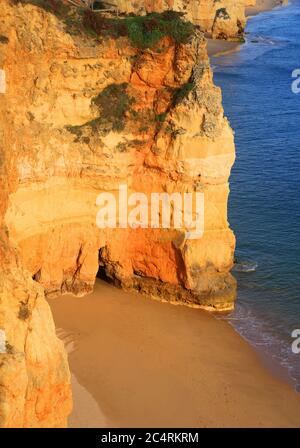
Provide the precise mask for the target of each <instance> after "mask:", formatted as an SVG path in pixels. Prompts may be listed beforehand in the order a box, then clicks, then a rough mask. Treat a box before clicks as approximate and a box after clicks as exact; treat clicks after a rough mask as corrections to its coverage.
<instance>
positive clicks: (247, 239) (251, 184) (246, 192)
mask: <svg viewBox="0 0 300 448" xmlns="http://www.w3.org/2000/svg"><path fill="white" fill-rule="evenodd" d="M247 32H248V34H247V43H246V44H245V45H243V46H242V48H241V50H240V51H239V52H236V53H232V54H230V55H226V56H222V57H220V58H213V60H212V65H213V67H214V80H215V83H216V84H217V85H219V86H221V87H222V91H223V104H224V108H225V113H226V115H227V117H228V118H229V120H230V123H231V125H232V127H233V129H234V130H235V138H236V150H237V160H236V163H235V166H234V168H233V171H232V175H231V180H230V184H231V196H230V202H229V220H230V224H231V227H232V228H233V230H234V232H235V234H236V237H237V252H236V256H237V262H238V264H237V266H236V269H235V270H234V275H235V277H236V278H237V280H238V301H237V307H236V310H235V311H234V312H233V313H232V314H231V315H230V316H229V317H228V318H229V320H230V321H231V323H232V324H233V325H234V326H235V328H236V329H237V330H238V331H239V332H240V333H241V334H242V335H243V336H244V337H246V338H247V339H248V340H249V341H250V342H251V343H252V344H253V345H255V346H256V347H258V348H260V349H262V350H263V351H264V352H265V353H267V354H268V356H272V357H273V358H274V359H275V361H276V362H280V363H281V365H283V366H285V367H287V368H288V369H289V373H290V375H291V376H292V377H293V378H295V379H296V380H297V385H298V390H299V391H300V354H298V355H297V354H293V352H292V350H291V344H292V341H293V339H292V337H291V333H292V331H293V330H294V329H297V328H299V329H300V242H299V238H300V157H299V152H300V94H298V95H296V94H294V93H292V90H291V84H292V81H293V79H292V72H293V70H294V69H297V68H299V69H300V0H295V1H293V2H292V3H291V4H290V5H289V6H288V7H284V8H278V9H276V10H273V11H270V12H267V13H263V14H260V15H258V16H256V17H253V18H251V19H250V20H249V22H248V26H247Z"/></svg>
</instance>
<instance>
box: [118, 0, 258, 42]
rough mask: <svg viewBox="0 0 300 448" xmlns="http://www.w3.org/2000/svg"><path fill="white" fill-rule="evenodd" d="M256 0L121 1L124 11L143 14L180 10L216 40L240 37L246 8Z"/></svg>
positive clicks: (244, 21) (121, 8)
mask: <svg viewBox="0 0 300 448" xmlns="http://www.w3.org/2000/svg"><path fill="white" fill-rule="evenodd" d="M255 1H256V0H217V1H216V0H120V1H118V5H119V7H120V10H121V11H124V12H127V13H129V12H135V13H138V14H143V13H146V12H162V11H165V10H168V9H173V10H175V11H181V12H184V13H185V14H186V17H187V18H188V19H189V20H191V21H192V22H193V23H195V24H197V25H199V26H200V27H201V29H202V30H203V31H204V32H207V33H210V34H211V35H212V37H213V38H216V39H236V38H238V39H240V38H242V37H243V32H244V28H245V24H246V18H245V7H246V6H253V5H255Z"/></svg>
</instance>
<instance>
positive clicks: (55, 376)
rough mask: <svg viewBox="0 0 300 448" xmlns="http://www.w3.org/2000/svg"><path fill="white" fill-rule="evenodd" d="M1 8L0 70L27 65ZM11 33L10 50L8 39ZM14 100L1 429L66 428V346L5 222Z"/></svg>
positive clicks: (4, 115) (2, 293) (1, 312)
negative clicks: (9, 62)
mask: <svg viewBox="0 0 300 448" xmlns="http://www.w3.org/2000/svg"><path fill="white" fill-rule="evenodd" d="M0 6H1V16H0V31H1V32H0V34H1V36H2V38H1V39H0V41H1V42H0V67H1V68H3V66H4V65H5V63H6V62H5V61H7V60H8V59H7V57H8V55H9V54H10V58H12V59H13V60H14V61H15V62H14V63H15V64H21V65H22V66H23V67H24V60H23V63H22V59H18V58H20V54H18V53H17V52H16V53H14V51H15V48H16V47H15V44H14V42H17V40H18V37H17V35H16V28H15V26H14V24H13V21H12V20H13V16H12V10H11V8H8V4H7V2H4V1H3V0H1V5H0ZM25 17H26V16H24V19H25ZM27 21H28V23H29V21H30V19H29V16H27ZM17 23H18V20H17V21H16V24H17ZM8 35H9V36H10V38H11V39H12V41H11V43H12V46H11V47H10V44H9V43H8V40H7V39H5V38H4V37H6V38H7V36H8ZM19 75H20V76H21V77H22V76H23V75H22V70H21V71H20V72H19ZM10 88H11V84H10ZM19 88H20V89H21V88H22V80H21V78H20V84H19ZM12 90H13V87H12ZM16 93H17V92H16ZM16 99H17V98H16ZM12 102H13V95H12V92H11V94H8V95H6V94H1V95H0V123H1V127H0V195H1V197H0V331H1V334H0V336H1V340H0V347H1V350H0V427H64V426H66V425H67V416H68V415H69V413H70V411H71V390H70V378H69V369H68V363H67V359H66V355H65V351H64V348H63V344H62V343H61V341H59V340H58V339H57V338H56V335H55V328H54V323H53V320H52V315H51V311H50V308H49V306H48V304H47V302H46V300H45V297H44V290H43V288H42V287H41V286H40V285H39V284H38V283H36V282H34V281H33V280H32V278H31V274H30V273H29V272H28V271H27V270H26V269H24V267H23V266H22V264H21V263H20V257H19V254H18V253H17V251H16V249H15V247H14V246H13V244H12V243H11V241H10V240H9V238H8V229H7V227H6V225H5V224H4V222H3V217H4V214H5V211H6V209H7V205H8V197H9V194H10V193H11V192H12V191H15V189H16V188H18V183H19V174H18V170H17V168H16V161H17V158H18V155H19V150H21V146H20V138H21V139H22V137H21V135H19V136H18V129H17V127H18V124H17V123H16V122H15V123H14V120H15V118H16V116H15V115H14V112H12V113H10V107H11V104H12ZM17 106H18V105H17V104H15V105H14V108H16V107H17ZM15 124H16V128H15ZM20 218H21V217H20ZM21 219H22V218H21Z"/></svg>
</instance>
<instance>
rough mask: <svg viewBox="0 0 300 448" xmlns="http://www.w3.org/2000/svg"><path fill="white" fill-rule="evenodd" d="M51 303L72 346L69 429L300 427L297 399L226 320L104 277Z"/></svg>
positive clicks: (56, 320) (57, 321)
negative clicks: (86, 290) (88, 289)
mask: <svg viewBox="0 0 300 448" xmlns="http://www.w3.org/2000/svg"><path fill="white" fill-rule="evenodd" d="M50 306H51V308H52V311H53V314H54V319H55V322H56V325H57V327H58V328H60V329H63V330H60V331H59V335H60V336H61V337H62V338H63V339H64V340H65V342H66V346H67V349H68V351H69V352H70V354H69V362H70V367H71V371H72V376H73V395H74V412H73V414H72V415H71V417H70V420H69V425H70V427H99V428H101V427H231V426H233V427H249V426H250V427H252V426H255V427H256V426H258V427H284V426H291V427H295V426H297V427H300V396H299V395H298V394H296V393H295V392H294V390H293V389H292V387H291V386H289V385H287V384H285V383H283V382H281V381H279V380H278V379H276V378H275V377H273V376H272V375H271V374H270V373H269V372H268V371H267V370H266V369H265V368H264V367H263V366H262V364H261V362H260V360H259V359H258V357H257V355H256V353H255V352H254V351H253V350H252V348H251V347H250V346H249V345H248V344H247V343H246V342H245V341H244V340H243V339H242V338H241V337H240V336H239V335H238V334H237V333H236V332H235V331H234V329H233V328H232V327H231V326H230V325H229V324H228V323H227V322H225V321H222V320H217V319H215V318H214V317H213V316H212V315H210V314H208V313H206V312H204V311H201V310H199V309H192V308H187V307H183V306H174V305H170V304H166V303H160V302H156V301H153V300H150V299H148V298H145V297H143V296H141V295H139V294H134V293H125V292H123V291H121V290H118V289H116V288H114V287H113V286H111V285H108V284H106V283H104V282H102V281H97V284H96V287H95V291H94V293H93V294H91V295H89V296H86V297H83V298H78V297H72V296H63V297H59V298H57V299H54V300H50Z"/></svg>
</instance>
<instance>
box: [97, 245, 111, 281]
mask: <svg viewBox="0 0 300 448" xmlns="http://www.w3.org/2000/svg"><path fill="white" fill-rule="evenodd" d="M104 251H105V247H101V248H100V249H99V253H98V272H97V275H96V279H99V280H103V281H105V282H106V283H113V279H112V278H111V277H110V276H109V275H108V273H107V268H106V266H105V261H104Z"/></svg>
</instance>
